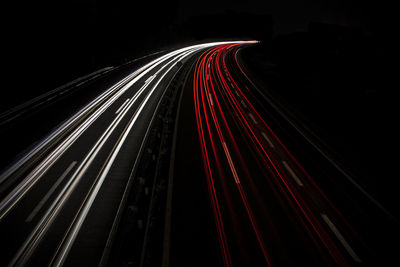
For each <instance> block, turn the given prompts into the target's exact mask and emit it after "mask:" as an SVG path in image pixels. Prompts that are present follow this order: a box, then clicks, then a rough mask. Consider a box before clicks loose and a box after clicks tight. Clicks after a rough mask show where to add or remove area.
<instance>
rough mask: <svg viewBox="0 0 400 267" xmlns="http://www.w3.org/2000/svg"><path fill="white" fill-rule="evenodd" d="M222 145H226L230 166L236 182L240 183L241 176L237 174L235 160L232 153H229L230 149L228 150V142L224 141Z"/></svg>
mask: <svg viewBox="0 0 400 267" xmlns="http://www.w3.org/2000/svg"><path fill="white" fill-rule="evenodd" d="M222 146H223V147H224V151H225V155H226V157H227V158H228V162H229V167H230V168H231V170H232V174H233V178H234V179H235V182H236V183H237V184H240V180H239V177H238V175H237V172H236V169H235V166H234V165H233V161H232V158H231V154H230V153H229V150H228V147H227V146H226V143H225V142H222Z"/></svg>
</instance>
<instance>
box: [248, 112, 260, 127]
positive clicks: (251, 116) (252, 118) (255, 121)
mask: <svg viewBox="0 0 400 267" xmlns="http://www.w3.org/2000/svg"><path fill="white" fill-rule="evenodd" d="M249 116H250V118H251V120H252V121H253V122H254V124H258V122H257V120H256V118H254V116H253V114H251V113H249Z"/></svg>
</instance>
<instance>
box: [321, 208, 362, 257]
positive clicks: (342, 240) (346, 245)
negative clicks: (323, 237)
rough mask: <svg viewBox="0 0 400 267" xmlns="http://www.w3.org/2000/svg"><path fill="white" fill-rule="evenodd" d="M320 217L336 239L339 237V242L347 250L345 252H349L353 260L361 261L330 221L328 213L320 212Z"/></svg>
mask: <svg viewBox="0 0 400 267" xmlns="http://www.w3.org/2000/svg"><path fill="white" fill-rule="evenodd" d="M321 216H322V219H323V220H324V221H325V222H326V224H327V225H328V226H329V228H330V229H331V230H332V232H333V233H334V234H335V236H336V237H337V239H339V241H340V243H342V245H343V247H344V248H345V249H346V250H347V252H348V253H349V254H350V256H351V257H352V258H353V260H354V261H356V262H361V259H360V258H359V257H358V255H357V254H356V253H355V252H354V250H353V249H352V248H351V247H350V245H349V243H347V241H346V240H345V239H344V237H343V236H342V234H341V233H340V232H339V230H338V229H337V228H336V226H335V225H334V224H333V223H332V221H331V220H330V219H329V217H328V215H326V214H324V213H321Z"/></svg>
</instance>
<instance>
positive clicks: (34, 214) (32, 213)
mask: <svg viewBox="0 0 400 267" xmlns="http://www.w3.org/2000/svg"><path fill="white" fill-rule="evenodd" d="M75 164H76V161H73V162H71V164H70V165H69V166H68V168H67V169H66V170H65V171H64V172H63V174H62V175H61V176H60V177H59V178H58V179H57V181H56V182H55V184H53V186H52V187H51V188H50V190H49V191H48V192H47V194H46V195H45V196H44V197H43V198H42V200H41V201H40V202H39V204H37V206H36V207H35V208H34V209H33V210H32V212H31V213H30V214H29V216H28V217H27V218H26V220H25V222H30V221H32V219H33V218H34V217H35V216H36V214H37V213H38V212H39V210H40V209H41V208H42V207H43V205H44V203H46V201H47V200H48V199H49V198H50V196H51V195H52V194H53V192H54V191H55V190H56V188H57V187H58V186H59V184H60V183H61V182H62V181H63V180H64V178H65V177H66V176H67V175H68V173H69V172H70V171H71V170H72V168H73V167H74V166H75Z"/></svg>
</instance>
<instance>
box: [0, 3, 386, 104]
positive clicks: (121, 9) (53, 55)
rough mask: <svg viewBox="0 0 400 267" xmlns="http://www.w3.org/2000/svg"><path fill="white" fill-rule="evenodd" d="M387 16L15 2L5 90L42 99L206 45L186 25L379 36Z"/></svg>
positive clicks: (359, 8) (296, 8) (6, 40)
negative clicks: (340, 28)
mask: <svg viewBox="0 0 400 267" xmlns="http://www.w3.org/2000/svg"><path fill="white" fill-rule="evenodd" d="M387 10H389V8H387V7H386V6H385V5H384V2H379V3H378V2H376V3H367V2H366V1H362V0H327V1H317V0H306V1H298V0H280V1H256V0H245V1H237V0H231V1H228V0H225V1H215V0H202V1H174V0H173V1H150V0H146V1H140V2H139V1H121V0H114V1H98V0H68V1H66V0H60V1H27V0H23V1H8V2H6V3H3V4H2V13H3V16H2V17H1V29H2V30H1V34H2V46H3V49H2V52H3V65H5V66H6V69H7V70H6V72H4V74H3V75H4V76H3V77H4V81H3V82H5V83H4V84H7V86H8V87H10V86H11V87H12V88H13V89H15V90H20V91H23V92H26V94H27V95H29V94H32V95H35V94H37V93H38V92H42V91H46V90H49V89H51V88H54V87H56V86H59V85H61V84H63V83H65V82H68V81H69V80H71V79H73V78H76V77H79V76H80V75H84V74H86V73H89V72H91V71H93V70H95V69H98V68H101V67H105V66H109V65H115V64H120V63H122V62H124V61H126V60H130V59H132V58H135V57H137V56H141V55H144V54H146V53H149V52H152V51H157V50H159V49H162V48H165V47H170V46H174V45H175V46H176V45H179V44H180V43H182V42H187V41H193V40H194V39H196V38H199V37H198V36H202V37H207V33H208V31H210V29H209V27H210V24H205V27H199V28H197V29H196V31H201V32H202V33H201V34H199V33H198V32H197V33H195V32H192V31H191V29H190V26H187V27H186V28H185V24H186V23H187V21H190V20H192V21H193V20H207V16H208V15H214V16H217V17H221V18H222V20H223V17H224V16H225V15H226V14H232V13H233V14H239V13H247V14H248V15H249V16H250V17H251V16H252V15H265V16H270V17H271V18H272V20H273V25H274V26H273V27H274V31H275V33H289V32H293V31H298V30H304V29H306V27H307V24H308V23H309V22H310V21H320V22H325V23H329V24H337V25H345V26H350V27H355V28H361V29H363V30H365V31H367V32H372V33H374V34H377V33H380V32H382V29H386V28H387V24H388V22H387V20H388V16H386V12H387ZM240 19H241V18H240V17H238V21H240V23H241V24H242V25H243V28H244V29H245V30H246V27H247V26H246V23H247V21H246V20H244V19H242V20H240ZM249 25H250V26H249V27H252V26H251V24H249ZM224 27H229V23H228V24H227V25H225V26H224ZM262 27H263V26H258V30H259V29H261V30H262ZM182 28H184V31H182ZM216 29H218V28H216ZM233 30H234V29H233ZM232 37H236V36H232ZM249 37H251V36H249ZM15 81H18V84H16V83H15ZM3 91H4V90H3ZM16 101H18V100H16ZM11 102H12V101H11Z"/></svg>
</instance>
